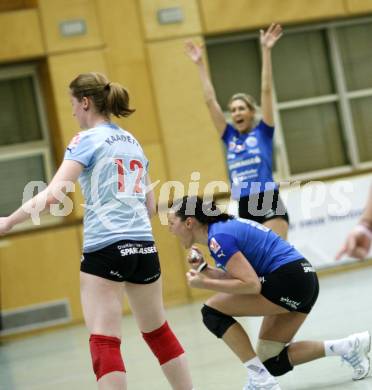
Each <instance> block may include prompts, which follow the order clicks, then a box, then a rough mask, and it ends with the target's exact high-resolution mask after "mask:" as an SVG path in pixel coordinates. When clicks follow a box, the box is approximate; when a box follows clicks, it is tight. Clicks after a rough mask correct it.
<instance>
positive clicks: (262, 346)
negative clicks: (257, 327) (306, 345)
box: [256, 339, 285, 362]
mask: <svg viewBox="0 0 372 390" xmlns="http://www.w3.org/2000/svg"><path fill="white" fill-rule="evenodd" d="M284 347H285V343H280V342H279V341H271V340H263V339H258V342H257V346H256V354H257V356H258V358H259V359H260V360H261V362H264V361H265V360H268V359H270V358H272V357H274V356H278V355H279V354H280V352H282V351H283V349H284Z"/></svg>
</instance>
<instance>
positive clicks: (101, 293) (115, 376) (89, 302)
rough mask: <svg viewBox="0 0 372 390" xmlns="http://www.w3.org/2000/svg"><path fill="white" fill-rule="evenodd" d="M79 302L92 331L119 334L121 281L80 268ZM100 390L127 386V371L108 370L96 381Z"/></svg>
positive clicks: (93, 332) (124, 389) (121, 297)
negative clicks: (83, 270)
mask: <svg viewBox="0 0 372 390" xmlns="http://www.w3.org/2000/svg"><path fill="white" fill-rule="evenodd" d="M80 285H81V304H82V307H83V314H84V319H85V323H86V325H87V328H88V330H89V332H90V333H91V334H98V335H104V336H113V337H118V338H121V317H122V301H123V283H119V282H113V281H111V280H107V279H103V278H100V277H98V276H94V275H90V274H87V273H84V272H80ZM98 388H99V389H100V390H126V388H127V383H126V374H125V373H124V372H121V371H114V372H110V373H108V374H106V375H104V376H102V377H101V378H100V379H99V381H98Z"/></svg>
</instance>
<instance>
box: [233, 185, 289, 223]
mask: <svg viewBox="0 0 372 390" xmlns="http://www.w3.org/2000/svg"><path fill="white" fill-rule="evenodd" d="M239 217H240V218H245V219H251V220H252V221H256V222H258V223H265V222H267V221H269V220H270V219H274V218H282V219H284V220H285V221H287V223H289V216H288V213H287V209H286V208H285V206H284V203H283V201H282V200H281V199H280V196H279V191H278V190H274V191H265V192H259V193H258V194H252V195H249V196H244V197H243V198H240V199H239Z"/></svg>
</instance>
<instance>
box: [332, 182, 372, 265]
mask: <svg viewBox="0 0 372 390" xmlns="http://www.w3.org/2000/svg"><path fill="white" fill-rule="evenodd" d="M371 244H372V187H371V188H370V190H369V197H368V200H367V205H366V208H365V209H364V212H363V214H362V216H361V218H360V220H359V223H358V225H356V226H355V227H354V228H353V230H352V231H351V232H350V233H349V235H348V236H347V238H346V241H345V243H344V245H343V246H342V247H341V248H340V250H339V251H338V253H337V255H336V260H338V259H340V258H341V257H342V256H344V255H348V256H350V257H355V258H357V259H360V260H362V259H364V258H366V257H367V255H368V252H369V250H370V248H371Z"/></svg>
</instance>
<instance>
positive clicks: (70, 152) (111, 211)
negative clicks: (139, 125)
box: [64, 123, 153, 253]
mask: <svg viewBox="0 0 372 390" xmlns="http://www.w3.org/2000/svg"><path fill="white" fill-rule="evenodd" d="M64 159H65V160H74V161H78V162H79V163H80V164H82V165H83V166H84V170H83V172H82V173H81V175H80V177H79V182H80V185H81V188H82V192H83V195H84V198H85V213H84V252H87V253H88V252H93V251H96V250H99V249H102V248H104V247H106V246H108V245H110V244H113V243H115V242H118V241H121V240H136V241H153V235H152V229H151V224H150V219H149V216H148V212H147V208H146V174H147V169H148V160H147V158H146V156H145V154H144V152H143V150H142V147H141V145H140V144H139V143H138V141H137V140H136V139H135V138H134V137H133V135H132V134H130V133H129V132H127V131H125V130H123V129H121V128H120V127H118V126H116V125H114V124H111V123H110V124H103V125H99V126H97V127H94V128H92V129H89V130H85V131H82V132H80V133H78V134H77V135H76V136H75V137H74V138H73V139H72V141H71V143H70V145H69V146H68V147H67V150H66V153H65V157H64Z"/></svg>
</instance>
